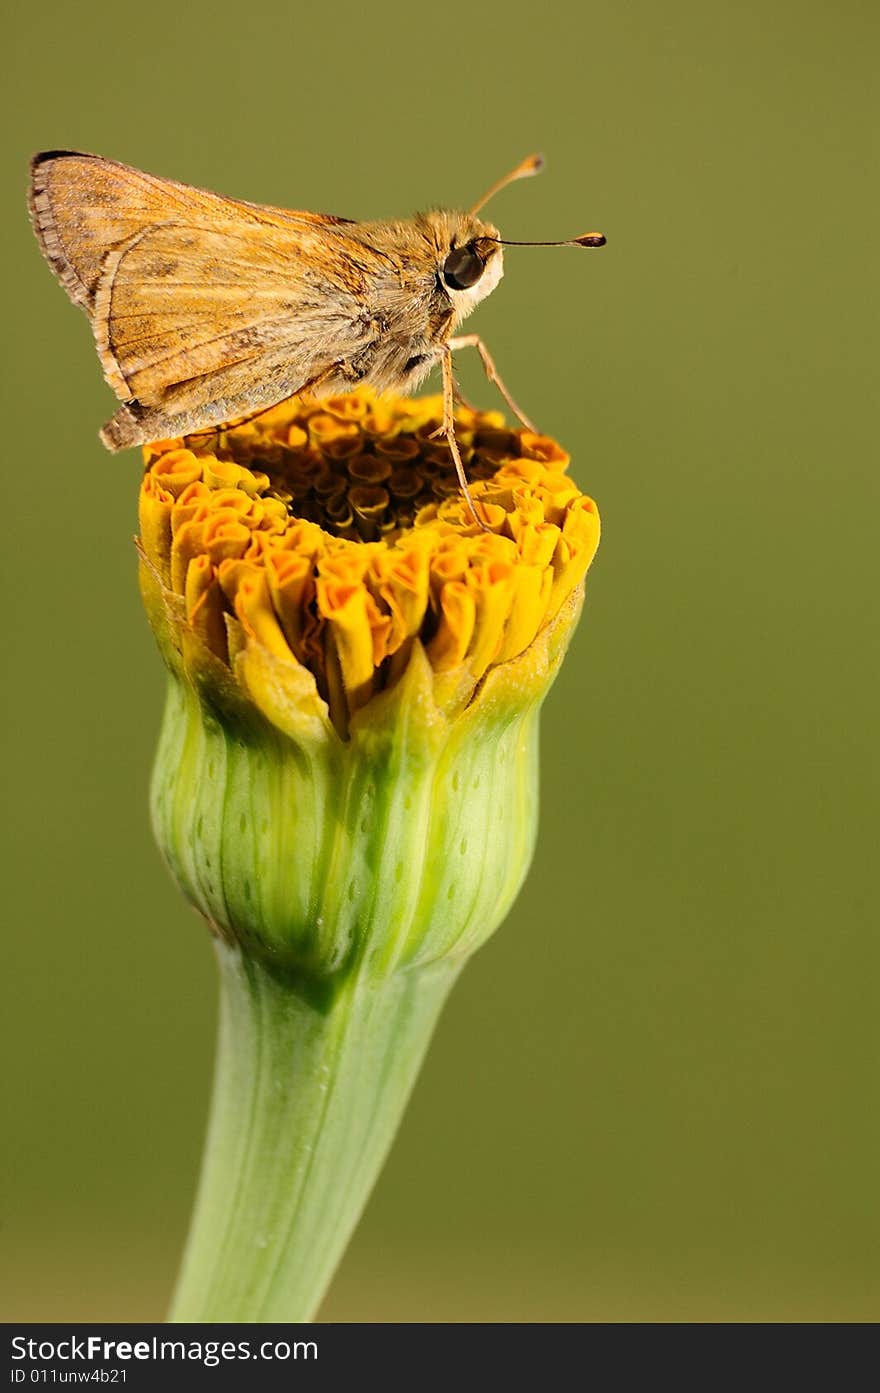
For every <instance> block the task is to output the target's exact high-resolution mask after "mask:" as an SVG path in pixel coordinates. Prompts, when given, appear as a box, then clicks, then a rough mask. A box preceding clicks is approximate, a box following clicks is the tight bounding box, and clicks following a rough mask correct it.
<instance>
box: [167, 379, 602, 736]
mask: <svg viewBox="0 0 880 1393" xmlns="http://www.w3.org/2000/svg"><path fill="white" fill-rule="evenodd" d="M440 410H441V404H440V401H439V399H438V398H424V399H421V400H418V401H410V400H408V399H391V400H390V401H389V400H387V399H386V400H381V401H380V400H377V398H376V397H375V396H374V395H373V394H372V393H371V392H369V391H360V392H357V393H353V394H352V395H351V396H346V397H334V398H330V399H329V400H326V401H319V402H315V401H309V400H299V401H296V402H293V403H288V404H285V405H283V406H280V407H276V408H274V409H273V410H272V411H271V412H267V413H265V414H264V415H263V416H261V417H258V418H256V420H254V421H253V422H251V423H248V424H245V425H243V426H241V427H239V428H238V429H237V430H236V429H228V430H226V431H224V432H222V433H220V434H214V435H202V436H199V437H191V438H190V439H189V440H187V441H185V442H182V441H163V442H161V443H160V444H158V445H154V446H151V447H149V448H148V450H147V451H146V452H145V453H146V463H147V469H146V473H145V476H144V482H143V487H142V490H141V506H140V530H141V544H142V548H143V555H144V558H145V563H146V568H147V572H148V574H147V576H146V580H145V585H146V587H147V589H148V590H150V588H151V587H152V588H155V585H156V584H157V583H158V585H159V586H160V587H161V588H162V589H163V591H170V592H171V594H173V595H174V596H176V597H180V598H181V599H182V600H183V602H184V613H185V616H186V623H187V624H188V625H189V626H190V628H191V629H192V631H193V632H194V633H195V634H197V635H198V637H199V638H200V639H201V640H202V642H203V643H204V645H205V647H206V648H207V649H208V650H210V652H211V653H212V654H213V655H214V657H216V658H217V659H219V660H220V662H221V663H223V664H224V666H226V667H227V668H228V669H229V671H230V673H231V674H233V675H234V676H235V678H236V680H237V681H238V682H239V683H240V684H241V685H242V687H243V688H244V689H245V690H246V691H247V693H248V695H249V696H250V698H251V699H252V700H253V701H254V702H255V703H256V705H257V706H258V707H259V708H260V709H261V710H263V711H264V713H265V714H267V715H269V714H270V712H269V708H270V707H271V706H272V700H271V697H267V694H266V692H265V691H263V690H262V689H261V685H260V677H259V675H258V674H257V671H256V670H255V668H254V665H252V664H249V663H248V660H247V655H248V653H249V652H251V651H252V650H253V649H254V648H255V647H257V648H260V649H262V650H265V651H266V652H268V653H270V654H272V655H273V657H275V658H276V659H278V660H279V661H280V662H282V663H288V664H294V663H295V664H297V665H298V666H300V667H302V668H304V669H305V670H306V672H308V673H309V674H311V676H312V678H313V679H314V683H315V691H316V695H317V696H318V697H319V698H320V700H321V701H322V702H323V703H324V704H325V706H326V709H327V712H328V714H329V717H330V720H331V721H332V723H333V725H334V727H335V728H336V730H337V731H338V732H339V734H340V735H341V736H342V737H345V736H346V735H347V733H348V729H349V723H350V721H351V718H352V716H353V715H354V713H355V712H356V711H358V710H360V709H361V708H363V707H365V706H367V705H368V704H369V702H370V701H371V700H372V699H373V698H374V697H375V696H376V695H377V694H378V693H380V692H386V691H388V690H389V689H390V688H392V687H393V686H394V685H395V684H396V683H397V682H398V681H399V680H400V678H401V676H402V675H403V673H404V671H405V669H406V666H407V663H408V661H409V659H410V656H411V653H412V649H413V646H414V645H415V644H419V645H420V646H421V647H422V648H423V650H424V652H425V654H426V655H427V658H428V662H429V664H430V667H431V671H432V674H433V677H434V684H433V690H434V697H435V699H436V701H437V705H438V708H439V710H440V711H441V712H443V713H444V714H454V712H455V711H457V710H460V709H463V708H464V707H465V706H466V705H467V704H468V702H469V701H471V700H473V698H474V694H475V693H476V691H477V689H478V686H479V684H480V683H481V682H483V681H484V679H485V678H486V676H487V674H488V673H489V672H490V671H491V670H492V669H493V668H496V667H498V666H499V665H501V664H504V663H507V662H509V661H510V660H511V659H513V658H516V657H517V656H518V655H519V654H521V653H523V652H524V651H525V650H526V649H527V648H528V647H529V645H530V644H531V643H532V642H533V640H534V639H535V637H536V635H537V634H538V633H539V632H540V630H541V629H542V628H543V627H545V626H546V625H547V624H548V623H549V622H550V621H551V620H552V619H553V618H554V616H555V615H556V614H557V612H558V611H559V609H560V608H561V606H562V605H563V604H564V603H565V601H566V600H567V599H569V598H570V597H571V596H572V595H573V594H574V593H575V592H576V591H577V589H578V587H579V586H580V583H581V581H582V580H583V577H584V574H585V572H586V570H587V567H588V566H589V564H590V562H591V560H592V558H593V554H594V552H595V550H596V546H597V543H598V539H599V518H598V513H597V511H596V507H595V504H594V503H593V502H592V500H591V499H589V498H586V497H585V496H584V495H582V494H581V493H580V492H579V491H578V489H577V487H576V485H575V484H574V483H573V482H572V480H571V479H570V478H569V476H568V475H567V474H566V472H565V470H566V467H567V465H568V456H567V455H566V454H565V453H564V451H562V450H561V449H560V447H559V446H558V445H557V444H556V443H555V442H554V441H552V440H549V439H547V438H546V437H543V436H537V435H534V434H533V433H531V432H527V431H512V430H509V429H507V428H506V427H505V426H504V423H503V420H502V419H501V418H500V417H499V416H498V414H497V413H495V412H485V413H475V412H471V411H463V412H462V413H461V414H460V416H459V420H458V434H459V440H460V443H461V447H462V450H463V453H464V457H465V461H466V466H467V468H468V472H469V475H470V478H471V479H472V481H473V482H472V485H471V490H472V493H473V497H474V499H475V501H476V502H477V503H478V505H479V506H480V508H481V512H482V516H484V518H485V519H486V525H487V529H488V530H486V531H482V530H481V529H480V528H478V527H477V526H476V525H475V524H474V523H473V520H472V519H471V517H470V514H469V512H468V510H467V508H466V507H465V505H464V500H463V499H462V496H461V494H460V492H459V489H458V485H457V482H456V478H455V472H454V469H453V465H452V460H451V457H450V455H449V452H448V449H447V447H446V445H445V444H442V443H438V442H437V441H436V440H434V439H432V438H431V436H432V432H433V431H434V429H435V428H436V426H437V424H438V423H439V419H440ZM195 661H197V660H195ZM451 674H454V675H455V677H454V680H452V678H451ZM271 718H272V717H271V715H270V719H271Z"/></svg>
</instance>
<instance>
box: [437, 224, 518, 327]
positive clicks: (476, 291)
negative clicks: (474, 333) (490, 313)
mask: <svg viewBox="0 0 880 1393" xmlns="http://www.w3.org/2000/svg"><path fill="white" fill-rule="evenodd" d="M445 231H446V234H447V235H446V236H445V237H444V238H443V240H442V242H440V243H439V246H438V265H437V279H438V281H439V282H440V284H441V285H442V286H443V288H444V290H445V291H446V293H447V294H448V296H449V298H450V300H451V301H452V303H453V306H454V308H455V311H456V316H457V318H459V319H463V318H464V316H465V315H466V314H470V312H471V310H472V309H473V308H474V306H475V305H478V304H479V303H480V301H481V300H485V298H486V296H487V295H489V294H491V292H492V291H493V290H494V289H495V287H496V285H497V284H498V282H499V281H500V280H501V277H502V276H503V275H504V256H503V253H502V250H501V241H500V233H499V232H498V229H497V227H493V226H492V224H491V223H486V222H482V221H480V219H479V218H475V217H473V215H472V214H470V213H457V214H452V215H449V214H447V219H446V229H445Z"/></svg>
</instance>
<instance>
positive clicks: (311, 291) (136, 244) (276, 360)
mask: <svg viewBox="0 0 880 1393" xmlns="http://www.w3.org/2000/svg"><path fill="white" fill-rule="evenodd" d="M31 208H32V215H33V219H34V225H35V228H36V231H37V235H38V238H39V240H40V244H41V246H42V248H43V251H44V253H45V255H46V257H47V259H48V260H49V262H50V264H51V265H52V267H53V269H54V270H55V272H56V274H57V275H58V277H59V279H60V280H61V282H62V284H63V285H64V287H65V288H66V290H67V291H68V294H69V295H70V297H71V299H72V300H74V301H75V302H76V303H77V304H80V305H81V306H82V307H83V308H84V309H85V310H86V313H87V314H88V315H89V318H90V320H91V323H92V328H93V330H94V333H95V338H96V341H97V344H98V350H99V353H100V355H101V360H102V364H103V367H104V372H105V376H106V378H107V381H108V382H109V383H110V385H111V387H112V388H113V390H114V391H115V392H116V393H117V395H118V396H119V397H120V398H122V399H123V400H125V401H130V400H133V399H136V400H137V402H139V403H141V404H142V405H143V406H146V407H149V408H151V416H152V418H153V428H155V426H156V424H157V420H156V418H157V417H159V416H161V414H162V413H165V414H167V415H168V416H169V417H171V416H173V415H177V414H179V413H184V414H187V415H188V416H190V417H193V419H195V418H197V417H198V416H199V415H200V413H201V414H204V410H208V409H209V408H212V407H213V404H214V403H216V402H218V401H222V402H223V404H224V410H228V411H229V413H230V414H236V413H244V412H247V411H248V410H250V409H253V407H254V406H255V405H256V406H259V405H261V404H264V403H265V402H266V401H268V400H269V398H270V397H271V398H272V399H273V400H277V399H278V397H277V393H278V391H279V390H281V389H282V388H283V390H285V391H287V392H293V391H295V390H297V388H298V387H300V386H302V385H304V384H305V383H307V382H308V381H310V380H311V379H312V378H314V377H315V376H316V375H318V374H320V373H321V372H322V371H324V370H326V369H327V368H328V367H329V365H330V364H332V363H333V362H335V361H339V360H347V359H348V358H349V357H350V356H352V355H354V354H356V353H357V352H358V351H359V349H360V348H361V347H362V346H363V344H364V342H365V341H366V336H367V335H368V333H369V327H368V321H369V316H368V315H365V314H364V302H365V296H366V292H367V288H368V283H369V280H370V278H371V276H374V275H377V274H380V273H382V272H385V271H387V258H386V257H385V256H383V255H382V254H381V253H380V252H378V251H376V250H375V249H373V248H371V247H370V246H369V245H367V244H366V243H364V241H363V240H360V239H357V238H356V237H354V236H352V235H351V234H350V232H349V228H350V226H351V225H350V224H349V223H348V222H347V220H345V219H341V218H332V217H325V216H323V215H321V214H314V213H300V212H295V211H287V210H284V209H278V208H270V207H263V206H261V205H258V204H250V203H245V202H241V201H239V200H236V199H227V198H223V197H221V196H219V195H217V194H212V193H207V192H203V191H202V190H199V189H194V188H191V187H190V186H189V185H186V184H178V183H176V182H175V181H174V180H170V179H159V178H156V177H154V176H152V175H149V174H144V173H142V172H141V171H139V170H136V169H131V168H129V167H128V166H127V165H120V164H116V163H114V162H112V161H110V160H104V159H101V158H99V157H97V156H91V155H80V154H77V153H74V152H70V153H67V152H61V153H55V154H49V155H44V156H38V157H37V160H36V161H35V162H34V170H33V187H32V194H31ZM273 394H274V396H273ZM203 409H204V410H203ZM208 414H211V413H210V410H208Z"/></svg>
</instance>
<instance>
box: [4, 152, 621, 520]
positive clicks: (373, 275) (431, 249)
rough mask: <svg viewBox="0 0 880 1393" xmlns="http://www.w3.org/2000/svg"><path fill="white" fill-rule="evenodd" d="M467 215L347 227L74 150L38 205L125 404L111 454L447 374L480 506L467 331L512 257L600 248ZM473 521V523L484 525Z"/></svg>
mask: <svg viewBox="0 0 880 1393" xmlns="http://www.w3.org/2000/svg"><path fill="white" fill-rule="evenodd" d="M542 164H543V161H542V160H541V158H540V156H537V155H533V156H530V157H529V158H528V159H526V160H523V161H522V163H521V164H519V165H517V167H516V168H515V169H513V170H511V172H510V173H509V174H508V175H506V176H505V177H504V178H503V179H500V180H498V181H497V183H495V184H493V186H492V187H491V189H489V191H488V193H487V194H486V195H485V196H484V197H483V198H482V199H480V201H479V202H478V203H476V204H475V205H474V207H473V208H472V209H471V210H470V212H468V213H460V212H449V211H445V210H439V211H435V212H430V213H421V214H418V215H417V216H416V217H414V218H410V219H394V220H390V221H384V222H353V221H351V220H350V219H347V218H335V217H329V216H325V215H323V214H319V213H305V212H291V211H288V210H286V209H284V208H270V207H264V206H262V205H261V204H257V203H247V202H244V201H242V200H239V199H234V198H224V197H222V196H221V195H219V194H214V193H206V192H204V191H202V190H200V189H194V188H191V187H190V186H189V185H188V184H179V183H177V182H175V181H174V180H172V179H159V178H157V177H155V176H154V175H151V174H144V173H142V172H141V171H140V170H137V169H131V168H130V167H129V166H128V165H124V164H117V163H116V162H115V161H113V160H105V159H103V158H102V157H101V156H100V155H87V154H82V153H79V152H77V151H74V150H49V151H45V152H44V153H42V154H39V155H37V156H35V158H34V160H33V162H32V166H31V191H30V210H31V217H32V220H33V225H34V230H35V232H36V234H37V238H38V240H39V243H40V246H41V248H42V250H43V253H44V255H45V257H46V259H47V261H48V262H49V264H50V266H51V267H52V269H53V271H54V272H55V274H56V276H57V277H58V279H59V280H60V281H61V284H62V285H63V286H64V288H65V290H66V291H67V293H68V295H69V296H70V298H71V299H72V300H73V302H74V303H75V304H77V305H81V306H82V308H83V309H84V310H85V312H86V314H87V315H88V317H89V322H90V324H91V326H92V330H93V332H94V335H95V341H96V343H97V348H98V354H99V357H100V359H101V364H102V367H103V369H104V376H105V377H106V379H107V381H108V382H109V384H110V386H111V387H112V388H113V390H114V391H115V392H116V394H117V396H119V397H120V399H121V400H122V401H123V402H124V405H123V406H122V407H120V409H119V410H118V411H117V412H116V414H115V416H113V418H112V419H111V420H110V421H108V423H107V425H106V426H105V427H104V429H103V430H102V431H101V439H102V440H103V442H104V444H105V445H106V446H107V448H108V449H110V450H120V449H123V448H124V447H125V446H128V445H139V444H143V443H145V442H147V441H152V440H158V439H166V438H168V437H172V436H175V437H176V436H180V435H184V434H189V433H191V432H195V431H199V430H203V429H205V428H207V427H211V426H216V425H218V424H221V423H224V422H227V421H231V420H233V419H235V418H239V417H241V416H253V415H258V414H259V413H260V411H261V410H267V409H268V408H269V407H271V406H274V405H276V404H277V403H278V402H280V401H283V400H284V399H285V398H287V397H290V396H293V395H295V394H297V393H299V392H304V391H308V392H310V393H314V394H318V395H321V394H324V393H329V392H341V391H347V390H350V389H351V388H352V387H355V386H356V385H357V384H358V383H369V384H370V385H371V386H373V387H375V388H376V389H377V390H379V391H381V390H383V389H386V388H394V389H396V390H398V391H399V390H408V389H411V388H414V387H415V386H417V385H418V383H419V382H421V380H422V379H423V378H424V377H425V375H426V374H427V373H428V372H429V371H430V370H431V368H432V367H433V366H435V365H436V364H437V363H439V364H440V367H441V369H442V374H443V401H444V412H443V424H442V426H441V427H440V430H439V431H438V434H442V435H445V437H446V439H447V441H448V444H449V448H450V451H451V453H452V457H453V460H454V462H455V466H456V469H457V471H458V475H459V479H460V481H461V485H462V488H463V490H464V492H465V495H466V497H467V501H468V504H469V506H470V507H471V512H472V513H473V512H474V509H473V505H472V503H471V499H470V495H469V493H468V490H467V482H466V478H465V473H464V469H463V467H462V462H461V457H460V455H459V451H458V447H457V445H456V441H455V432H454V428H453V404H454V381H453V375H452V354H453V352H454V351H455V350H456V349H458V348H464V347H474V348H476V349H477V350H478V352H479V354H480V356H481V359H482V362H483V365H484V367H485V370H486V373H487V375H488V377H489V378H490V380H491V381H494V382H495V383H496V385H497V386H498V388H499V390H500V391H501V393H502V395H503V396H504V398H505V400H506V401H507V403H508V405H509V406H510V407H511V409H512V410H513V411H514V413H515V414H516V415H517V416H518V417H519V419H520V420H521V421H522V422H523V423H524V424H525V425H526V426H527V427H529V428H530V429H533V427H532V426H531V423H530V422H529V421H528V419H527V418H526V417H525V416H524V415H523V413H522V412H521V411H520V410H519V408H518V407H517V405H516V403H515V402H514V401H513V399H512V397H511V396H510V394H509V393H508V391H507V389H506V388H505V386H504V384H503V383H502V382H501V380H500V378H499V377H498V374H497V372H496V370H495V365H494V363H493V362H492V359H491V357H490V356H489V353H488V351H487V349H486V347H485V345H484V344H483V341H482V339H480V338H479V337H478V336H477V335H476V334H468V335H465V336H460V337H456V336H455V331H456V329H457V328H458V326H459V324H460V323H461V321H462V320H463V319H464V318H465V316H466V315H468V314H470V312H471V310H472V309H473V308H474V307H475V305H477V304H478V303H479V301H480V300H482V299H484V297H485V296H486V295H488V294H489V293H490V291H492V290H494V288H495V286H496V285H497V284H498V282H499V281H500V279H501V276H502V274H503V261H502V251H501V248H502V245H512V246H583V247H599V246H603V245H604V242H605V238H604V237H603V236H602V235H601V233H595V232H591V233H587V234H585V235H584V236H581V237H576V238H573V239H571V240H570V241H566V242H558V243H507V242H502V239H501V237H500V236H499V233H498V229H497V228H495V227H493V226H492V225H491V224H490V223H486V222H483V221H481V220H480V219H478V218H477V217H476V216H475V215H476V213H477V212H478V211H479V209H480V208H482V207H483V205H484V204H485V203H486V202H487V200H488V199H489V198H490V197H491V196H492V195H493V194H495V193H496V192H497V191H498V190H499V189H501V188H503V187H504V186H505V185H506V184H508V183H510V182H511V181H512V180H514V179H520V178H523V177H525V176H527V175H531V174H537V173H538V172H539V170H540V169H541V167H542ZM474 516H475V517H476V514H475V513H474Z"/></svg>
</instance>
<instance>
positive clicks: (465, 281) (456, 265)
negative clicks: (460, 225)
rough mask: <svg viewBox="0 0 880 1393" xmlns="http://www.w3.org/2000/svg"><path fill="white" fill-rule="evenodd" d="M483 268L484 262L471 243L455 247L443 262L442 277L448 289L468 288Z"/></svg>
mask: <svg viewBox="0 0 880 1393" xmlns="http://www.w3.org/2000/svg"><path fill="white" fill-rule="evenodd" d="M484 270H485V262H484V261H483V258H482V257H481V256H480V255H479V253H478V252H477V251H475V250H474V247H473V244H471V243H469V244H468V245H467V246H466V247H457V248H456V249H455V251H451V252H450V253H449V255H448V256H447V258H446V260H445V261H444V263H443V279H444V280H445V281H446V284H447V285H448V286H449V289H450V290H469V289H470V287H471V286H472V285H476V283H477V281H478V280H479V279H480V276H481V275H482V274H483V271H484Z"/></svg>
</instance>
